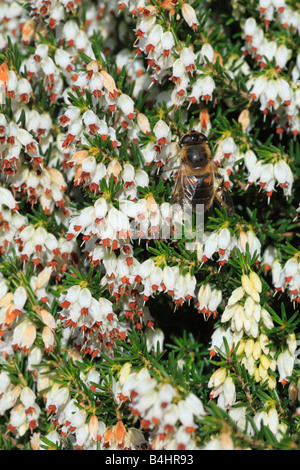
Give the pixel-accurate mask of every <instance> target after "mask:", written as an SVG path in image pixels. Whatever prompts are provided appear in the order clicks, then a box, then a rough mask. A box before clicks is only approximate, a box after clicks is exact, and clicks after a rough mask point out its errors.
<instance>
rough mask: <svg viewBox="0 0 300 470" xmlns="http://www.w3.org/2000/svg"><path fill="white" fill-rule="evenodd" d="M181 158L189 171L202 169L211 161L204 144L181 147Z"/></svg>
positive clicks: (208, 151) (207, 148)
mask: <svg viewBox="0 0 300 470" xmlns="http://www.w3.org/2000/svg"><path fill="white" fill-rule="evenodd" d="M181 158H182V160H183V161H184V163H185V165H188V166H189V167H190V169H191V170H197V169H200V168H204V167H205V166H207V165H208V163H209V162H210V160H211V154H210V149H209V147H208V145H207V144H206V143H201V144H194V145H183V146H182V151H181Z"/></svg>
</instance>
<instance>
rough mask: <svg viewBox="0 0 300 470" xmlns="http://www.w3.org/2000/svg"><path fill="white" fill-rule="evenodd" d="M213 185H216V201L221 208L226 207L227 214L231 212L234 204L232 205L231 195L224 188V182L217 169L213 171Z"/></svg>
mask: <svg viewBox="0 0 300 470" xmlns="http://www.w3.org/2000/svg"><path fill="white" fill-rule="evenodd" d="M215 185H216V191H215V201H216V203H217V204H218V206H220V207H221V208H224V209H226V210H227V212H228V214H233V213H234V205H233V202H232V199H231V196H230V194H229V191H228V189H227V188H226V186H225V184H224V178H223V176H222V175H220V173H219V172H218V170H216V171H215Z"/></svg>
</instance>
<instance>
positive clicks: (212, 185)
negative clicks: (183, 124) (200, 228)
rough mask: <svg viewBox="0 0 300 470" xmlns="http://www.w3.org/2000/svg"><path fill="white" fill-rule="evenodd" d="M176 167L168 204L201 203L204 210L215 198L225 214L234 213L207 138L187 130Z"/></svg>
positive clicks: (194, 206)
mask: <svg viewBox="0 0 300 470" xmlns="http://www.w3.org/2000/svg"><path fill="white" fill-rule="evenodd" d="M179 147H180V148H181V154H180V164H179V170H178V174H177V177H176V181H175V185H174V189H173V192H172V196H171V201H172V203H179V204H180V205H181V206H184V205H189V206H192V209H193V211H195V208H196V206H197V204H203V206H204V211H207V210H208V209H209V208H210V207H211V206H212V204H213V202H214V201H215V202H216V203H217V204H218V205H219V206H221V207H224V208H225V209H226V210H227V211H228V213H232V212H234V206H233V202H232V199H231V196H230V195H229V193H228V190H227V188H226V187H225V184H224V178H223V177H222V175H221V174H220V173H219V171H218V169H217V167H216V165H215V164H214V162H213V160H212V157H211V152H210V148H209V146H208V139H207V137H206V136H205V135H204V134H202V133H201V132H198V131H195V130H191V131H189V132H188V133H187V134H185V135H184V136H183V137H182V138H181V140H180V142H179Z"/></svg>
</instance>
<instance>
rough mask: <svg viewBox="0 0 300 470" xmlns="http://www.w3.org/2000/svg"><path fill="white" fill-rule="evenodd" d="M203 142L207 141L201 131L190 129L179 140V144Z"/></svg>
mask: <svg viewBox="0 0 300 470" xmlns="http://www.w3.org/2000/svg"><path fill="white" fill-rule="evenodd" d="M203 142H208V140H207V137H206V135H204V134H202V133H201V132H197V131H191V132H190V133H188V134H186V135H184V136H183V137H182V139H181V141H180V142H179V145H180V146H182V145H184V144H185V145H193V144H200V143H203Z"/></svg>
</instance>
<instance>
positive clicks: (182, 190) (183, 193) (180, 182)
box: [171, 164, 198, 205]
mask: <svg viewBox="0 0 300 470" xmlns="http://www.w3.org/2000/svg"><path fill="white" fill-rule="evenodd" d="M197 184H198V178H197V177H196V176H193V175H187V174H185V171H184V167H183V164H181V165H180V167H179V171H178V175H177V178H176V181H175V185H174V189H173V192H172V196H171V202H172V203H173V204H176V203H179V204H181V205H182V204H192V201H193V198H194V195H195V192H196V188H197Z"/></svg>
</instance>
